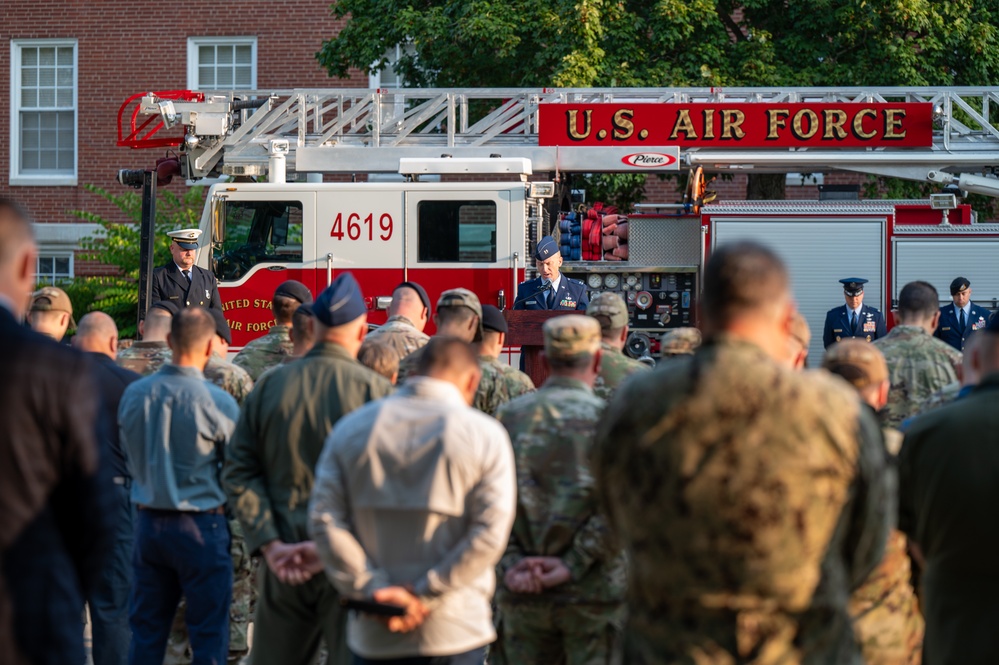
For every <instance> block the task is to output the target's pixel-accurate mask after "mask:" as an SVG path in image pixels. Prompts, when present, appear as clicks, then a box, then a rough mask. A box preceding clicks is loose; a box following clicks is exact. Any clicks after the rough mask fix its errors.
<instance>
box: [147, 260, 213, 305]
mask: <svg viewBox="0 0 999 665" xmlns="http://www.w3.org/2000/svg"><path fill="white" fill-rule="evenodd" d="M160 300H168V301H170V302H172V303H173V304H175V305H177V307H181V308H183V307H206V308H208V309H217V310H219V311H222V299H221V297H219V283H218V280H217V279H215V275H213V274H212V273H210V272H208V271H207V270H205V269H204V268H199V267H198V266H194V267H193V268H191V281H190V282H188V281H187V278H186V277H184V275H183V274H181V272H180V268H178V267H177V264H176V263H174V262H173V261H171V262H170V263H168V264H167V265H165V266H161V267H159V268H157V269H156V270H154V271H153V290H152V295H151V299H150V302H157V301H160Z"/></svg>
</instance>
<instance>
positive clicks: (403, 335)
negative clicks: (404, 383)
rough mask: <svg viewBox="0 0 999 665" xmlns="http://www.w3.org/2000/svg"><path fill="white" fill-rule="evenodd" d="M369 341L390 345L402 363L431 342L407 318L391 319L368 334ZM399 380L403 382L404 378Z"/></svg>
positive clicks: (392, 317) (397, 317)
mask: <svg viewBox="0 0 999 665" xmlns="http://www.w3.org/2000/svg"><path fill="white" fill-rule="evenodd" d="M368 339H372V340H376V341H379V342H383V343H385V344H388V345H389V346H390V347H392V350H394V351H395V352H396V353H397V354H399V360H400V361H402V359H403V358H405V357H406V356H408V355H409V354H411V353H413V351H416V350H417V349H419V348H422V347H423V346H425V345H426V343H427V342H429V341H430V337H429V336H427V335H426V334H425V333H422V332H420V331H419V330H417V329H416V326H414V325H413V322H412V321H410V320H409V319H407V318H406V317H405V316H391V317H389V320H388V321H386V322H385V325H383V326H380V327H378V328H376V329H375V330H372V331H371V332H370V333H368ZM399 379H400V382H401V379H402V377H401V376H400V377H399Z"/></svg>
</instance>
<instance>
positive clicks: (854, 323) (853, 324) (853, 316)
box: [850, 312, 857, 335]
mask: <svg viewBox="0 0 999 665" xmlns="http://www.w3.org/2000/svg"><path fill="white" fill-rule="evenodd" d="M850 328H852V329H853V334H854V335H856V334H857V313H856V312H851V313H850Z"/></svg>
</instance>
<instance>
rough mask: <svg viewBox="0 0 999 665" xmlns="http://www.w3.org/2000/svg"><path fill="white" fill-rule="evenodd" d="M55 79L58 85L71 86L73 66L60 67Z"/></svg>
mask: <svg viewBox="0 0 999 665" xmlns="http://www.w3.org/2000/svg"><path fill="white" fill-rule="evenodd" d="M58 72H59V73H58V75H57V81H58V84H59V85H60V86H64V87H68V88H72V87H73V68H72V67H60V68H59V70H58Z"/></svg>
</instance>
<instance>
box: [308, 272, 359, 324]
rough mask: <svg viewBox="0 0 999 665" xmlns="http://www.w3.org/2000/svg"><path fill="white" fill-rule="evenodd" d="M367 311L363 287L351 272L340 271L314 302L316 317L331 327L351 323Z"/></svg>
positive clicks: (313, 310) (313, 308) (313, 311)
mask: <svg viewBox="0 0 999 665" xmlns="http://www.w3.org/2000/svg"><path fill="white" fill-rule="evenodd" d="M367 311H368V308H367V306H366V305H365V304H364V296H363V295H362V294H361V287H360V286H358V285H357V280H356V279H354V276H353V275H352V274H350V273H349V272H342V273H340V274H339V275H338V276H337V278H336V279H334V280H333V283H332V284H330V285H329V286H327V287H326V289H325V290H324V291H323V292H322V293H320V294H319V297H318V298H316V302H314V303H312V313H313V314H315V315H316V319H317V320H318V321H319V322H320V323H322V324H323V325H324V326H327V327H329V328H335V327H337V326H342V325H344V324H345V323H350V322H351V321H353V320H354V319H356V318H357V317H359V316H361V315H362V314H364V313H366V312H367Z"/></svg>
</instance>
